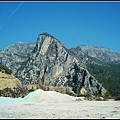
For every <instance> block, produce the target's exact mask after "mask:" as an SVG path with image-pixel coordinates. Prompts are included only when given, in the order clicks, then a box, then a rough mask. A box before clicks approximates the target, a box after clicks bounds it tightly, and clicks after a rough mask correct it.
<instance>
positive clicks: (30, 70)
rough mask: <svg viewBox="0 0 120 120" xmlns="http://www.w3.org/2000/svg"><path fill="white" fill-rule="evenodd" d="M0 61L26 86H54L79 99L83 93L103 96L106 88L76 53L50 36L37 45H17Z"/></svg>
mask: <svg viewBox="0 0 120 120" xmlns="http://www.w3.org/2000/svg"><path fill="white" fill-rule="evenodd" d="M0 61H1V62H2V63H3V64H5V65H6V66H8V67H9V68H10V69H11V70H12V71H13V73H14V75H15V76H16V77H18V78H19V79H20V81H21V82H22V84H23V85H31V84H32V85H35V84H36V85H39V84H42V85H44V86H54V87H55V88H63V90H64V92H68V91H69V93H72V94H75V95H78V94H81V90H82V94H83V91H84V92H88V93H91V94H93V95H95V94H96V93H98V94H102V95H103V94H104V93H105V92H106V90H105V89H104V87H103V86H102V85H101V84H100V83H99V82H98V81H97V80H96V79H95V78H94V76H92V75H91V74H90V73H89V71H88V70H87V69H86V67H85V66H86V65H85V64H84V63H82V62H81V60H79V59H78V58H77V57H76V55H75V53H74V52H72V51H71V50H69V49H68V48H66V47H65V46H64V45H62V43H61V42H60V41H59V40H58V39H56V38H55V37H53V36H52V35H50V34H48V33H41V34H40V35H39V36H38V38H37V42H36V43H16V44H14V45H12V46H9V47H8V48H5V49H4V50H2V51H1V52H0Z"/></svg>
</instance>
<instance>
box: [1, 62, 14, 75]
mask: <svg viewBox="0 0 120 120" xmlns="http://www.w3.org/2000/svg"><path fill="white" fill-rule="evenodd" d="M0 71H2V72H5V73H6V74H11V73H12V71H11V70H10V69H9V68H8V67H6V66H4V65H3V64H2V63H0Z"/></svg>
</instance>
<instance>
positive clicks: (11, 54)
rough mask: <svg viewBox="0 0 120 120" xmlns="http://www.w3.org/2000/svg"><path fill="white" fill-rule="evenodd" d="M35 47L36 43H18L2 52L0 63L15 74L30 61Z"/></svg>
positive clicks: (0, 52) (0, 53)
mask: <svg viewBox="0 0 120 120" xmlns="http://www.w3.org/2000/svg"><path fill="white" fill-rule="evenodd" d="M34 47H35V43H30V42H26V43H24V42H18V43H15V44H13V45H11V46H9V47H7V48H5V49H2V50H1V51H0V62H1V63H2V64H4V65H5V66H7V67H8V68H9V69H11V70H12V72H13V74H15V73H16V72H17V70H18V68H19V67H21V66H22V65H23V62H24V61H26V60H27V59H28V56H29V55H30V54H31V52H32V51H33V49H34Z"/></svg>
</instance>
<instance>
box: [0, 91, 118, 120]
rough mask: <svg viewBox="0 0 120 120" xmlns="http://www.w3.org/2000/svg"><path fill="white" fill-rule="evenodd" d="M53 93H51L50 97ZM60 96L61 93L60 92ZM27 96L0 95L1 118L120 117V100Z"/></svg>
mask: <svg viewBox="0 0 120 120" xmlns="http://www.w3.org/2000/svg"><path fill="white" fill-rule="evenodd" d="M53 93H54V92H49V94H51V95H54V97H55V95H57V93H55V94H53ZM47 94H48V93H47ZM51 95H49V97H50V96H51ZM32 96H33V95H32ZM59 96H61V95H60V94H59ZM63 96H65V100H63V99H64V97H63ZM27 97H28V96H27ZM27 97H26V98H27ZM29 97H30V95H29ZM29 97H28V98H29ZM33 97H34V96H33ZM35 97H36V96H35ZM52 97H53V96H52ZM26 98H17V99H12V98H4V97H0V118H4V119H6V118H17V119H19V118H36V119H38V118H43V119H44V118H45V119H50V118H57V119H69V118H71V119H77V118H78V119H80V118H88V119H89V118H102V119H103V118H109V119H112V118H117V119H120V101H85V100H78V101H77V100H75V99H74V100H73V99H71V101H70V100H69V101H67V98H68V99H70V98H71V97H70V98H69V96H66V95H62V99H61V98H60V97H58V96H57V97H55V98H56V99H61V100H60V101H59V100H58V101H57V100H56V101H53V100H52V101H51V100H50V101H46V100H45V101H41V102H40V101H39V102H38V101H37V102H35V101H27V100H26Z"/></svg>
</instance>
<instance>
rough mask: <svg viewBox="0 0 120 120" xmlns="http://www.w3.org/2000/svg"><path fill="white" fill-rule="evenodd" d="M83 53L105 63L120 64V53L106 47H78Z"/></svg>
mask: <svg viewBox="0 0 120 120" xmlns="http://www.w3.org/2000/svg"><path fill="white" fill-rule="evenodd" d="M76 48H77V49H79V50H80V51H81V52H83V53H85V54H87V55H89V56H91V57H94V58H96V59H98V60H101V61H104V62H120V53H117V52H113V51H112V50H110V49H108V48H104V47H96V46H87V45H78V46H77V47H76Z"/></svg>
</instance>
